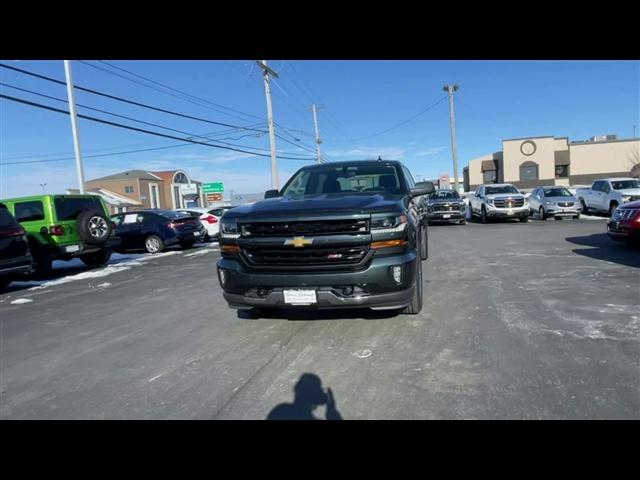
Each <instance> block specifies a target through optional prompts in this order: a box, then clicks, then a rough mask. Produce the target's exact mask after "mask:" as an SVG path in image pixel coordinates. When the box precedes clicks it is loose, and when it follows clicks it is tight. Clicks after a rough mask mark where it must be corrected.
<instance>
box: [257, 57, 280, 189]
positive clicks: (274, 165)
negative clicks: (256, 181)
mask: <svg viewBox="0 0 640 480" xmlns="http://www.w3.org/2000/svg"><path fill="white" fill-rule="evenodd" d="M257 63H258V65H259V66H260V68H262V72H263V74H264V93H265V96H266V97H267V120H268V122H269V141H270V143H271V188H273V189H279V188H280V180H279V178H278V160H277V159H276V134H275V131H274V127H273V109H272V107H271V87H270V85H269V75H273V76H274V77H275V78H278V74H277V73H276V72H274V71H273V70H271V69H270V68H269V67H268V66H267V61H266V60H260V61H259V62H257Z"/></svg>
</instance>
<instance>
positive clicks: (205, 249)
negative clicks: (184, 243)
mask: <svg viewBox="0 0 640 480" xmlns="http://www.w3.org/2000/svg"><path fill="white" fill-rule="evenodd" d="M219 250H220V249H219V248H213V247H208V248H202V249H200V250H197V251H195V252H193V253H187V254H186V255H185V257H194V256H196V255H205V254H207V253H210V252H217V251H219Z"/></svg>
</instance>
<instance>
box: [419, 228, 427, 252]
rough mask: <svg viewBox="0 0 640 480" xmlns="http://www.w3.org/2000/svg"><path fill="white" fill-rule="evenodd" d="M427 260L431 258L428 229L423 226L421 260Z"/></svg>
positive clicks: (421, 232)
mask: <svg viewBox="0 0 640 480" xmlns="http://www.w3.org/2000/svg"><path fill="white" fill-rule="evenodd" d="M427 258H429V237H428V233H427V227H425V226H423V227H422V228H421V229H420V260H426V259H427Z"/></svg>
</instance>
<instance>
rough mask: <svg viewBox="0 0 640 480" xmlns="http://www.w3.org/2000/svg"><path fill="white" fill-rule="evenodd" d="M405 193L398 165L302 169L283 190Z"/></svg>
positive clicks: (290, 192) (288, 193)
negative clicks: (397, 168)
mask: <svg viewBox="0 0 640 480" xmlns="http://www.w3.org/2000/svg"><path fill="white" fill-rule="evenodd" d="M370 192H379V193H392V194H400V193H403V192H402V189H401V187H400V181H399V179H398V174H397V172H396V169H395V167H393V166H391V165H376V164H363V165H348V166H342V167H332V166H330V165H327V166H326V167H323V168H311V169H308V170H301V171H299V172H298V173H296V174H295V176H294V177H293V178H292V179H291V180H290V181H289V182H288V183H287V185H286V186H285V188H284V189H283V190H282V195H283V196H285V197H292V196H302V195H318V194H331V193H348V194H358V193H370Z"/></svg>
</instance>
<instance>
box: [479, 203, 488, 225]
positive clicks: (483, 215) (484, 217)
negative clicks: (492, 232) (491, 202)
mask: <svg viewBox="0 0 640 480" xmlns="http://www.w3.org/2000/svg"><path fill="white" fill-rule="evenodd" d="M488 220H489V219H488V218H487V210H486V209H485V208H484V205H483V206H482V213H481V214H480V221H481V222H482V223H487V222H488Z"/></svg>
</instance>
